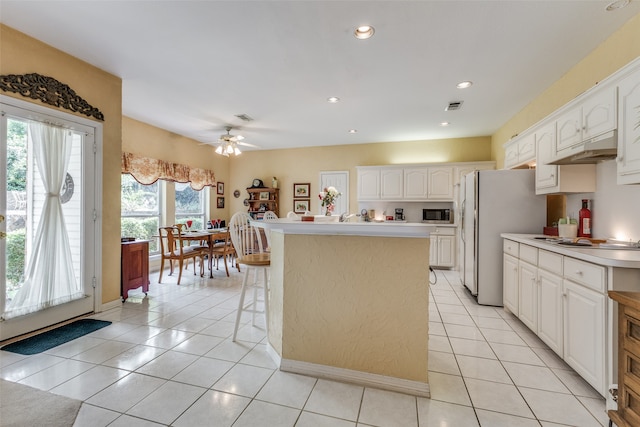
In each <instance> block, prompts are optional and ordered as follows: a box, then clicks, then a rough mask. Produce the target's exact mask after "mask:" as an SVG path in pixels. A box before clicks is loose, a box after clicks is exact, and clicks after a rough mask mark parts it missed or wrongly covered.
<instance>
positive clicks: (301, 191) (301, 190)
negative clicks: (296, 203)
mask: <svg viewBox="0 0 640 427" xmlns="http://www.w3.org/2000/svg"><path fill="white" fill-rule="evenodd" d="M310 189H311V184H309V183H308V182H307V183H304V184H293V198H294V199H308V198H309V197H310V196H309V192H310Z"/></svg>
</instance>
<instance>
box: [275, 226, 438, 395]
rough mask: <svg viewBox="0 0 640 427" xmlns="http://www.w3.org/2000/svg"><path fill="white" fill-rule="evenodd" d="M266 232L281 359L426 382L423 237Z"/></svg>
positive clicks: (426, 285) (425, 242) (426, 295)
mask: <svg viewBox="0 0 640 427" xmlns="http://www.w3.org/2000/svg"><path fill="white" fill-rule="evenodd" d="M273 235H274V237H275V239H274V240H273V241H274V242H275V244H276V247H274V248H272V276H271V289H272V290H271V295H272V297H271V298H272V304H271V307H272V314H271V315H272V321H270V326H271V327H272V328H277V327H278V323H279V322H281V328H282V329H281V335H279V334H280V331H277V330H274V329H271V330H270V332H269V338H270V343H271V345H272V346H273V347H274V349H275V350H276V351H278V347H280V348H281V352H280V355H281V357H282V358H283V359H288V360H295V361H302V362H309V363H313V364H317V365H326V366H331V367H336V368H343V369H348V370H353V371H361V372H365V373H371V374H377V375H383V376H388V377H394V378H400V379H406V380H411V381H417V382H421V383H427V370H428V366H427V362H428V360H427V352H428V345H427V344H428V332H429V331H428V325H429V268H428V260H429V238H428V237H426V238H398V237H373V236H344V235H299V234H284V235H283V234H281V233H277V232H274V233H273ZM278 245H282V246H278ZM279 257H281V258H282V259H278V258H279ZM274 269H275V270H278V269H281V272H279V271H274ZM276 310H282V317H281V318H280V317H279V316H280V315H279V314H276V313H274V311H276ZM272 339H273V340H272Z"/></svg>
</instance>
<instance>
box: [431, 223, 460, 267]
mask: <svg viewBox="0 0 640 427" xmlns="http://www.w3.org/2000/svg"><path fill="white" fill-rule="evenodd" d="M429 243H430V246H429V265H430V266H432V267H447V268H450V267H455V265H456V230H455V228H453V227H451V228H440V227H436V228H435V229H434V230H433V231H430V237H429Z"/></svg>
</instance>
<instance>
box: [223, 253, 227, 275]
mask: <svg viewBox="0 0 640 427" xmlns="http://www.w3.org/2000/svg"><path fill="white" fill-rule="evenodd" d="M222 259H223V260H224V270H225V271H226V272H227V277H229V266H228V265H227V255H226V254H224V255H222Z"/></svg>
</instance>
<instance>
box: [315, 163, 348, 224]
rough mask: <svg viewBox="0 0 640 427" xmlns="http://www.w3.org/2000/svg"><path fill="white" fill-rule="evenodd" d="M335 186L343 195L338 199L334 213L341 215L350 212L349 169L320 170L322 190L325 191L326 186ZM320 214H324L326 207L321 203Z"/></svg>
mask: <svg viewBox="0 0 640 427" xmlns="http://www.w3.org/2000/svg"><path fill="white" fill-rule="evenodd" d="M329 186H331V187H335V188H336V189H337V190H338V191H339V192H340V193H342V195H341V196H340V197H338V198H337V199H336V208H335V209H334V211H333V213H334V215H341V214H343V213H345V212H346V213H349V171H330V172H320V190H319V191H318V192H320V191H323V189H325V188H326V187H329ZM318 206H319V207H320V209H319V210H320V215H323V214H324V209H323V208H322V205H321V204H318Z"/></svg>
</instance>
